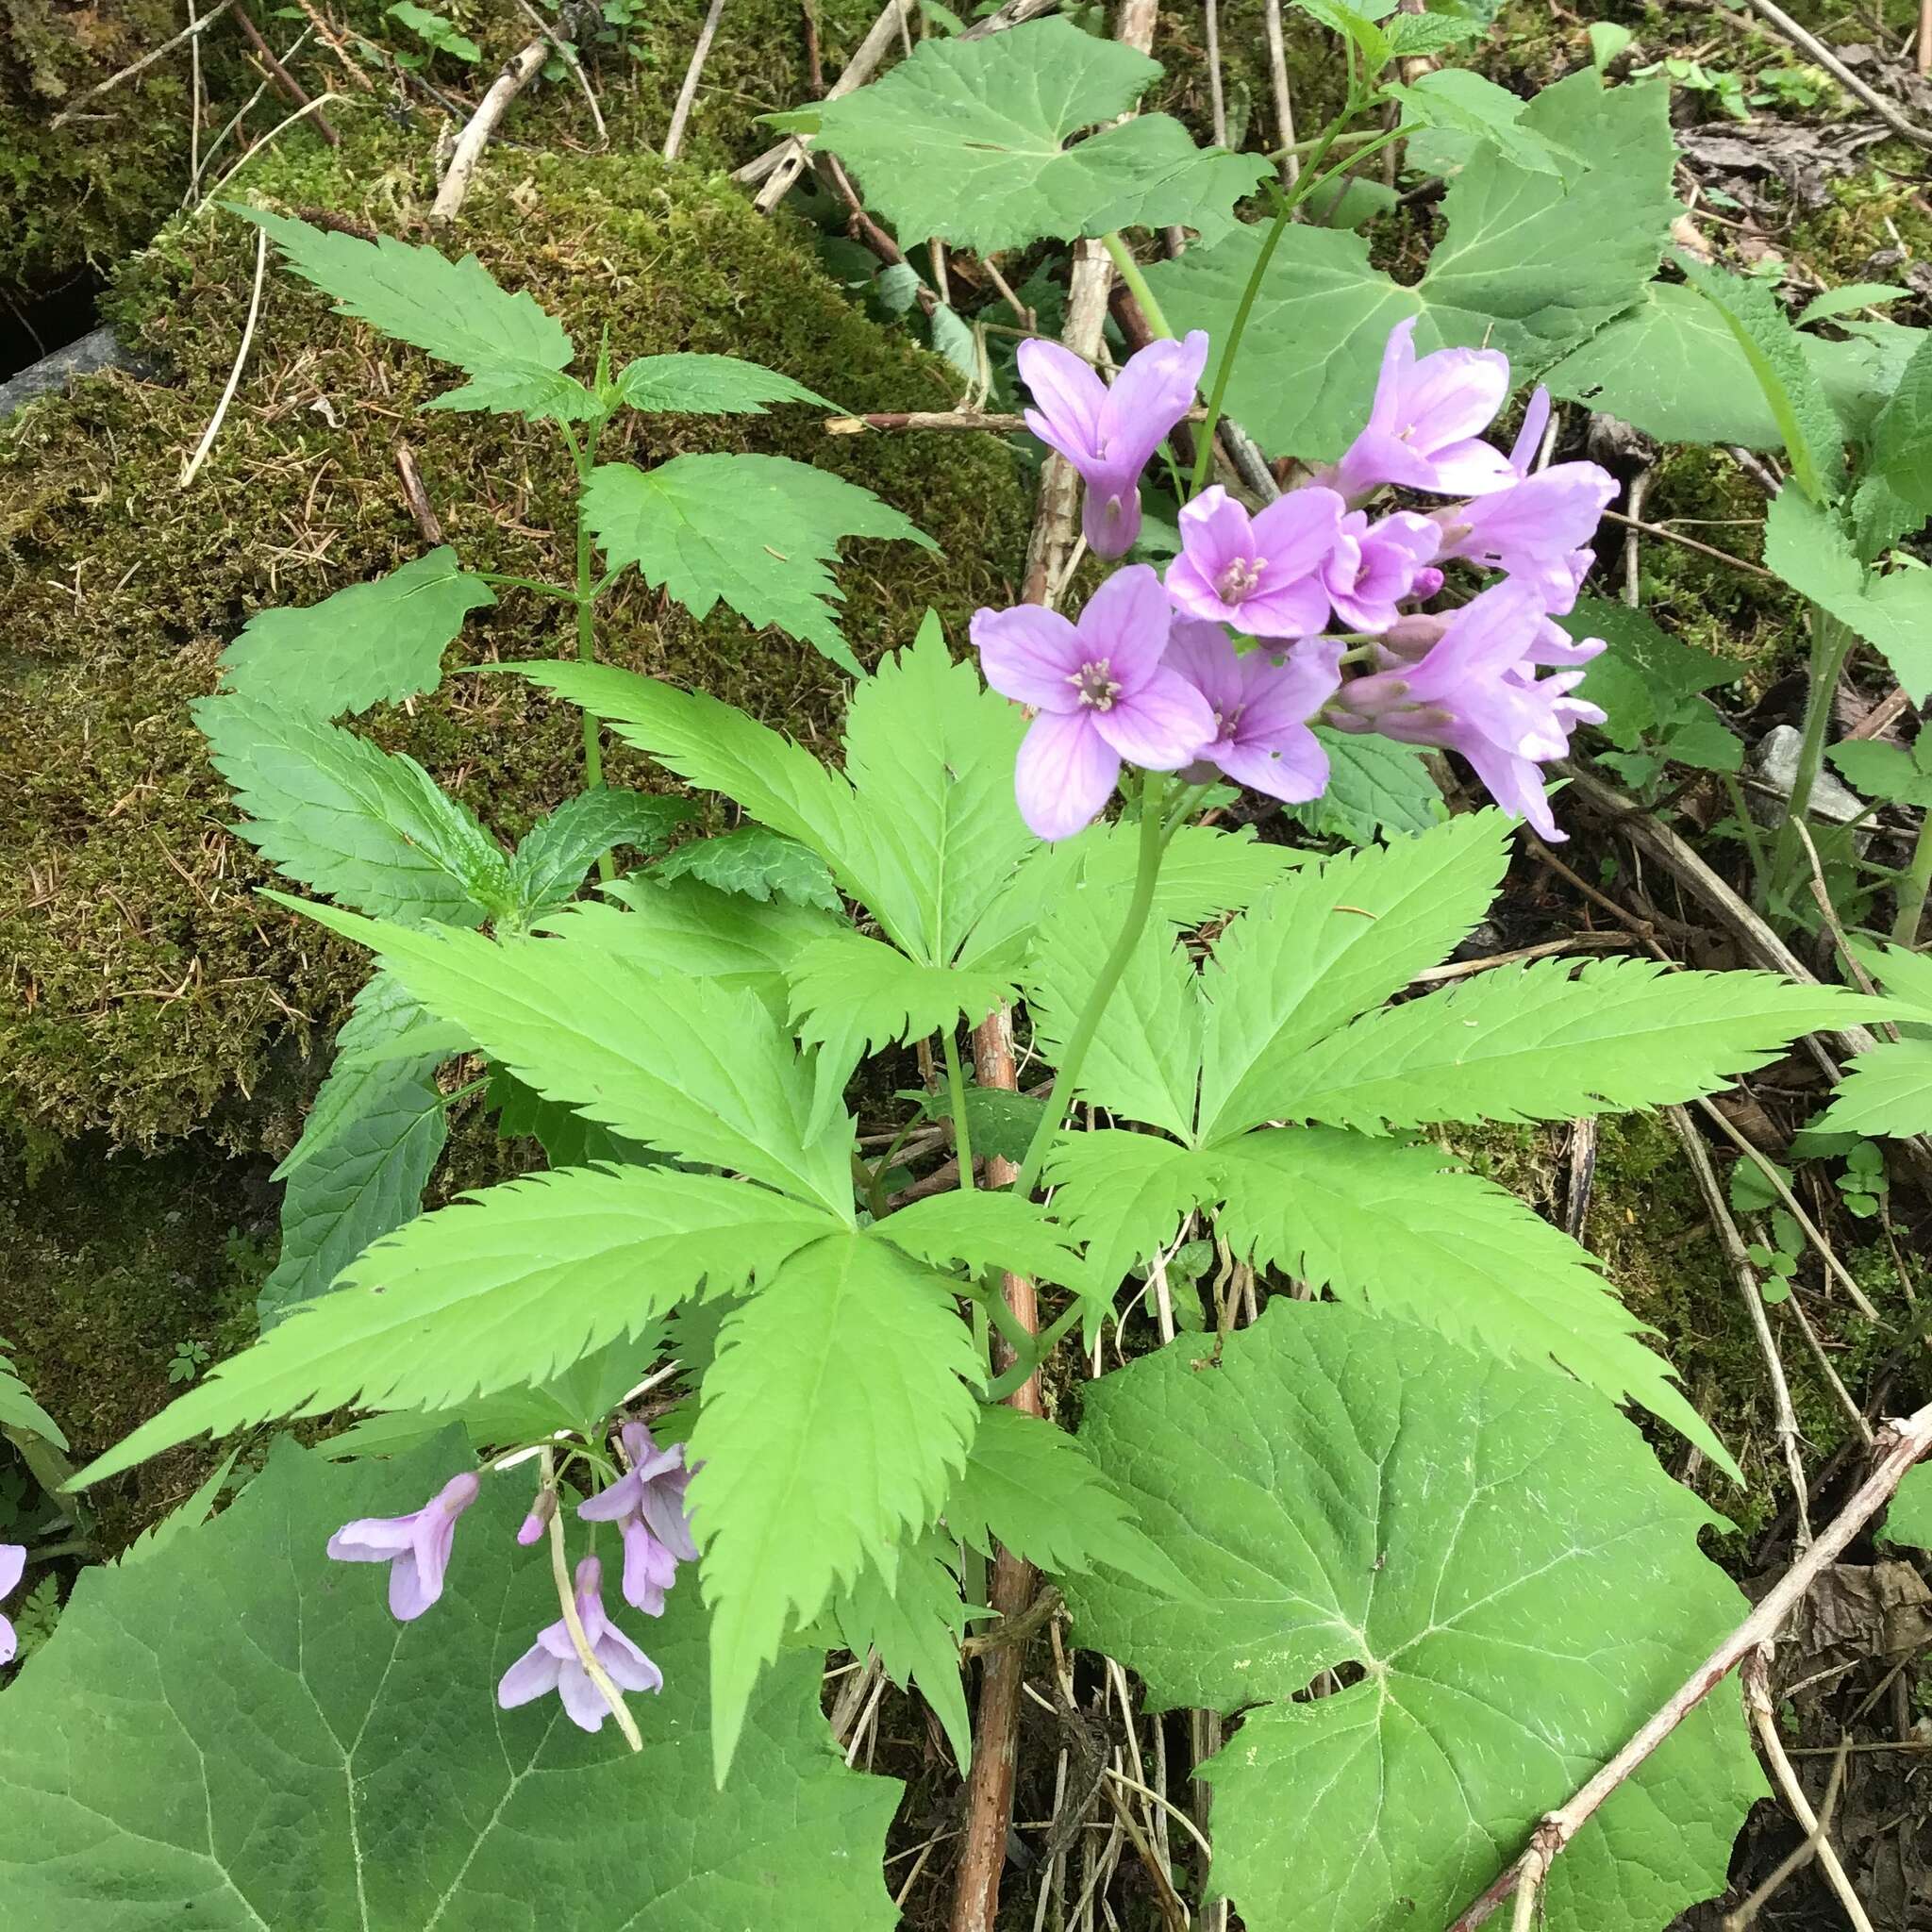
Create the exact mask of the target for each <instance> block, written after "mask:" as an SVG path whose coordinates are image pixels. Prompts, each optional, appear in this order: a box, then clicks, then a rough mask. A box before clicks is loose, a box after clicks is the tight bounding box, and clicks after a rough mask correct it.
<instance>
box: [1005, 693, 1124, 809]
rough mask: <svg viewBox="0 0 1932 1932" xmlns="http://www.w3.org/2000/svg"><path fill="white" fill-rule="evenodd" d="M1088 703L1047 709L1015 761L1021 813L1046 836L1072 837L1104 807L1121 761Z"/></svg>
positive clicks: (1117, 775) (1014, 777) (1116, 777)
mask: <svg viewBox="0 0 1932 1932" xmlns="http://www.w3.org/2000/svg"><path fill="white" fill-rule="evenodd" d="M1094 716H1095V714H1094V713H1093V712H1092V711H1091V710H1089V709H1087V708H1084V707H1083V708H1080V709H1078V710H1075V711H1074V712H1072V713H1071V714H1063V715H1056V714H1055V713H1053V712H1051V711H1042V712H1041V714H1040V716H1039V717H1037V718H1036V719H1034V721H1033V724H1032V725H1031V727H1030V728H1029V729H1028V731H1027V733H1026V736H1025V738H1024V740H1023V741H1021V745H1020V755H1019V757H1018V758H1016V759H1015V760H1014V763H1013V793H1014V796H1015V797H1016V798H1017V799H1018V801H1019V806H1020V816H1021V817H1022V818H1023V819H1024V820H1025V821H1026V823H1027V824H1028V825H1029V826H1030V827H1031V828H1032V829H1033V831H1034V832H1035V833H1036V834H1038V836H1039V837H1041V838H1042V839H1071V838H1072V837H1073V836H1074V833H1075V832H1078V831H1083V830H1085V828H1086V827H1087V826H1088V825H1089V824H1091V823H1092V822H1093V820H1094V819H1095V818H1096V817H1097V816H1098V815H1099V814H1100V812H1101V811H1102V810H1103V809H1104V808H1105V807H1106V805H1107V801H1108V798H1109V797H1110V796H1111V795H1112V792H1113V788H1114V784H1115V782H1116V780H1118V778H1119V777H1120V774H1121V761H1120V759H1119V758H1118V757H1116V756H1115V754H1114V752H1113V751H1112V749H1111V748H1110V747H1109V746H1108V744H1107V743H1106V742H1105V741H1103V740H1102V739H1101V737H1100V734H1099V733H1098V732H1096V731H1095V730H1094V728H1093V719H1094Z"/></svg>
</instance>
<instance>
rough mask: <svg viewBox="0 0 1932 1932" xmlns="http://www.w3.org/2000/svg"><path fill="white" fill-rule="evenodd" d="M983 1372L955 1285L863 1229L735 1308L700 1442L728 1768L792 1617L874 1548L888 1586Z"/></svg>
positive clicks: (716, 1706) (814, 1251)
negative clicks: (961, 1315) (758, 1687)
mask: <svg viewBox="0 0 1932 1932" xmlns="http://www.w3.org/2000/svg"><path fill="white" fill-rule="evenodd" d="M983 1372H984V1371H983V1364H982V1363H981V1362H980V1361H979V1360H978V1358H977V1357H976V1356H975V1354H974V1348H973V1338H972V1333H971V1331H970V1330H969V1329H968V1327H967V1325H966V1324H965V1323H964V1322H963V1321H961V1320H960V1319H959V1315H958V1311H957V1309H956V1308H955V1307H954V1305H953V1284H951V1283H950V1282H949V1281H948V1280H947V1279H946V1278H945V1277H944V1276H943V1275H941V1274H934V1273H933V1272H932V1270H931V1269H929V1268H925V1267H923V1266H921V1265H920V1264H919V1263H918V1262H916V1261H914V1260H913V1259H911V1258H910V1257H908V1255H906V1254H905V1253H904V1252H903V1251H901V1250H900V1249H897V1248H894V1247H892V1246H891V1245H889V1244H888V1243H887V1242H885V1241H879V1240H876V1239H874V1237H872V1236H870V1235H864V1234H847V1235H834V1236H829V1237H827V1238H826V1239H824V1241H815V1242H814V1243H812V1245H811V1246H809V1247H808V1248H805V1249H804V1250H802V1251H801V1252H800V1253H798V1254H796V1255H794V1256H793V1257H791V1260H790V1261H788V1262H787V1263H786V1264H785V1265H784V1266H783V1267H782V1268H781V1269H780V1270H779V1272H778V1274H777V1275H776V1277H775V1278H774V1279H773V1280H772V1281H771V1282H769V1283H768V1284H767V1285H766V1286H765V1288H764V1289H763V1291H761V1292H759V1293H758V1294H756V1295H753V1296H752V1297H751V1298H750V1299H749V1300H747V1301H745V1302H743V1303H742V1304H741V1305H740V1306H739V1307H737V1308H735V1309H734V1310H733V1311H732V1313H731V1316H730V1318H729V1319H728V1321H727V1322H726V1324H725V1325H724V1333H723V1335H722V1337H721V1339H720V1343H719V1352H718V1357H717V1359H716V1360H715V1361H714V1362H713V1363H712V1364H711V1367H710V1370H709V1372H708V1374H707V1375H706V1376H705V1383H704V1407H703V1409H702V1410H701V1411H700V1413H699V1417H698V1424H697V1427H696V1429H695V1430H694V1431H693V1432H692V1435H691V1460H692V1462H693V1463H694V1464H695V1465H697V1474H696V1475H695V1476H693V1478H692V1479H691V1512H692V1524H693V1528H694V1532H695V1534H696V1536H697V1539H698V1542H699V1545H700V1547H701V1548H702V1550H703V1552H704V1560H703V1570H702V1574H703V1578H704V1589H705V1598H706V1601H707V1602H708V1603H709V1605H710V1606H711V1724H712V1741H713V1746H714V1750H715V1753H716V1758H717V1768H718V1775H719V1778H720V1779H721V1781H722V1780H723V1778H724V1773H725V1771H726V1769H727V1767H728V1766H729V1765H730V1763H731V1759H732V1753H733V1751H734V1749H735V1748H736V1746H737V1743H738V1739H739V1732H740V1726H741V1723H742V1720H743V1716H744V1712H745V1708H746V1706H747V1704H748V1702H749V1700H750V1697H751V1693H752V1689H753V1686H754V1685H755V1684H756V1683H757V1681H758V1674H759V1672H760V1670H761V1669H763V1668H764V1667H765V1666H766V1665H768V1664H769V1663H770V1661H771V1659H772V1658H773V1657H774V1656H776V1654H777V1651H778V1647H779V1644H780V1642H781V1641H782V1639H783V1637H784V1634H785V1631H786V1629H787V1627H788V1626H791V1625H805V1624H810V1623H812V1622H813V1621H815V1620H816V1619H817V1618H818V1617H819V1616H820V1615H822V1614H823V1613H824V1608H825V1607H826V1604H827V1602H828V1601H829V1600H830V1598H831V1597H832V1595H833V1593H834V1592H835V1591H842V1590H844V1589H847V1588H849V1587H850V1586H851V1585H852V1583H853V1582H854V1580H855V1579H856V1578H857V1577H858V1574H859V1572H860V1570H861V1569H862V1568H863V1567H864V1566H865V1565H867V1564H870V1565H871V1566H873V1567H874V1568H875V1569H876V1570H877V1571H878V1572H879V1573H880V1574H881V1575H882V1577H883V1578H884V1579H885V1581H886V1583H887V1585H888V1587H890V1586H891V1583H892V1582H893V1580H894V1577H895V1574H896V1558H897V1553H898V1549H899V1546H900V1544H901V1543H902V1542H903V1541H905V1540H906V1538H907V1536H908V1532H916V1531H918V1530H921V1529H923V1528H924V1527H925V1526H926V1525H927V1524H930V1523H932V1522H933V1520H934V1519H935V1518H936V1517H937V1516H938V1515H939V1513H940V1510H941V1507H942V1506H943V1504H944V1502H945V1497H946V1492H947V1491H948V1489H949V1488H950V1487H951V1485H952V1480H953V1477H954V1475H955V1474H957V1473H958V1470H959V1469H960V1468H961V1467H962V1466H963V1465H964V1463H965V1459H966V1450H967V1445H968V1444H969V1443H970V1442H971V1441H972V1440H973V1433H974V1426H975V1424H976V1423H977V1421H978V1413H979V1405H978V1404H977V1403H976V1402H975V1401H974V1397H973V1392H972V1388H971V1387H970V1386H969V1385H971V1384H975V1383H977V1382H978V1381H979V1380H980V1378H981V1376H982V1374H983Z"/></svg>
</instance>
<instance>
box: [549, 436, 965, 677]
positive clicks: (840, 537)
mask: <svg viewBox="0 0 1932 1932" xmlns="http://www.w3.org/2000/svg"><path fill="white" fill-rule="evenodd" d="M582 513H583V518H584V522H585V523H586V524H587V525H589V527H590V529H591V531H592V533H593V534H594V535H595V537H596V539H597V542H598V545H599V547H600V548H601V549H602V550H603V552H604V554H605V556H606V557H607V558H608V560H609V563H610V566H611V568H612V569H613V570H623V569H625V568H626V567H627V566H629V565H631V564H635V565H636V566H637V568H638V571H639V574H640V575H641V576H642V577H643V579H644V581H645V582H646V583H647V584H649V585H650V587H651V588H652V589H653V590H654V591H658V590H661V591H668V592H669V593H670V594H671V595H672V596H674V597H675V598H676V599H677V601H678V602H679V603H680V604H682V605H683V606H684V607H685V608H687V609H688V610H689V611H690V612H691V615H692V616H693V617H697V618H705V617H708V616H709V615H710V614H711V611H712V609H713V608H715V607H716V606H717V604H718V603H719V602H720V601H721V600H722V601H723V602H724V603H725V604H727V605H729V606H730V608H732V609H733V610H735V611H737V613H738V614H739V616H741V618H743V619H744V621H745V622H746V623H747V624H748V625H751V626H752V628H753V629H754V630H761V629H763V628H764V626H765V625H776V626H777V627H778V628H779V629H780V630H782V631H784V632H785V633H786V634H787V635H788V636H790V637H794V638H802V639H804V640H805V641H806V642H808V643H810V644H813V645H816V646H817V648H818V649H819V650H821V651H823V652H824V654H825V656H826V657H827V658H831V660H832V661H833V663H835V664H838V665H841V666H842V667H843V668H844V669H845V670H847V671H849V672H851V673H852V674H853V675H854V676H857V675H858V659H857V658H854V657H853V655H852V651H851V647H850V646H849V645H848V644H847V643H846V641H845V640H844V639H843V638H842V637H841V635H840V633H839V627H838V625H837V624H836V623H834V621H833V614H832V606H833V604H834V603H835V602H837V601H838V599H839V598H840V597H841V595H842V594H843V593H842V592H841V591H840V589H839V587H838V585H837V584H836V583H835V582H834V581H833V579H832V575H831V573H830V572H829V571H828V570H827V569H826V568H825V559H826V558H832V557H836V556H837V555H838V550H839V545H840V543H841V542H842V541H844V540H845V539H846V538H848V537H897V538H904V539H905V540H906V541H908V542H911V543H917V544H920V545H921V546H922V547H924V549H927V550H930V549H932V548H933V547H934V544H933V541H932V539H931V538H930V537H927V536H925V535H924V533H923V532H921V531H920V530H919V529H917V528H915V527H914V525H912V524H910V523H908V521H907V519H906V518H904V517H902V516H901V515H900V514H899V512H898V511H897V510H895V509H893V508H891V507H890V506H889V505H887V504H884V503H881V502H880V501H879V499H878V498H877V497H876V496H874V494H873V493H872V491H869V490H861V489H859V488H858V485H857V484H854V483H847V482H846V481H845V480H844V478H843V477H841V476H834V475H831V474H830V473H829V472H828V471H824V470H815V469H813V468H812V467H811V466H810V465H809V464H807V463H795V462H793V461H792V460H791V458H790V457H743V456H683V457H673V458H672V459H671V460H670V461H669V462H668V463H660V464H659V465H658V467H657V468H656V469H654V470H640V469H637V468H636V467H634V466H633V465H632V464H630V463H602V464H600V465H599V466H598V467H597V468H596V469H595V470H593V471H592V472H591V478H590V481H589V482H588V483H586V484H585V486H584V493H583V503H582ZM748 532H749V533H751V534H752V537H753V541H749V542H748V541H746V536H747V533H748Z"/></svg>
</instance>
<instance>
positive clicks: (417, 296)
mask: <svg viewBox="0 0 1932 1932" xmlns="http://www.w3.org/2000/svg"><path fill="white" fill-rule="evenodd" d="M225 206H226V207H227V208H228V209H229V211H230V212H231V213H233V214H238V215H240V216H241V217H242V220H243V221H248V222H253V223H254V224H255V225H256V226H257V227H258V228H262V229H265V230H266V231H267V233H268V236H269V239H270V240H271V241H272V242H275V245H276V247H278V248H279V249H280V250H281V251H282V254H283V256H284V258H286V259H287V261H288V264H289V266H290V267H291V269H292V270H293V271H294V272H295V273H296V274H297V275H300V276H301V277H302V278H303V280H304V281H308V282H313V283H314V284H315V286H316V287H317V288H318V289H320V290H322V291H323V292H324V293H325V294H328V295H333V296H334V297H335V302H336V312H337V313H338V314H339V315H353V316H356V317H358V319H359V320H361V321H363V322H367V323H371V324H373V325H375V327H376V328H378V329H380V330H381V331H382V333H383V334H384V335H386V336H393V337H395V338H396V340H397V341H404V342H408V343H411V344H412V345H413V346H414V347H416V348H419V349H425V350H427V351H428V353H429V354H430V355H432V356H434V357H435V358H437V359H438V360H439V361H442V362H454V363H455V364H456V365H457V367H458V369H460V370H462V371H463V373H464V374H465V375H468V376H469V378H470V380H469V381H468V382H466V383H465V384H464V385H463V386H462V388H460V389H456V390H451V391H448V392H447V393H446V394H444V395H440V396H438V397H437V398H436V399H435V401H434V402H432V403H430V404H429V405H428V407H429V408H432V409H488V410H491V411H492V412H493V413H496V414H503V413H505V412H508V411H514V412H516V413H518V414H521V415H525V416H534V417H551V418H555V419H556V420H557V421H558V422H564V423H570V422H578V421H582V420H584V419H586V418H589V417H592V416H595V415H597V414H599V413H600V409H599V406H598V403H597V399H596V397H595V396H593V395H591V392H590V391H589V390H587V389H586V388H585V387H584V386H583V384H582V383H580V382H578V381H577V380H576V379H575V377H573V376H569V375H564V374H563V371H564V370H565V368H567V367H568V366H569V363H570V359H571V357H572V356H573V355H574V354H575V350H574V349H573V348H572V346H571V340H570V337H569V335H568V334H567V333H566V332H565V329H564V326H563V325H562V324H561V323H560V322H558V320H557V318H556V317H555V316H554V315H550V314H546V313H545V312H544V310H543V309H541V308H539V307H538V306H537V301H536V298H535V297H534V296H532V295H530V294H529V293H527V292H526V291H520V292H518V293H516V294H514V295H513V294H511V293H510V292H509V291H508V290H506V289H504V288H503V287H501V286H500V285H499V284H498V283H497V281H496V280H495V278H494V277H493V276H492V275H491V273H490V271H489V270H488V269H487V268H485V267H484V266H483V264H482V263H481V262H480V261H478V260H477V259H476V258H475V256H474V255H466V256H464V257H463V258H462V259H461V260H460V261H452V260H450V258H448V257H447V256H446V255H443V254H442V253H441V252H440V251H439V250H437V249H434V248H428V247H415V246H411V245H410V244H409V243H408V242H398V241H396V240H395V239H394V238H393V237H392V236H389V235H384V236H382V237H380V238H379V239H378V240H376V241H375V242H364V241H361V240H359V239H358V237H356V236H354V235H343V234H340V233H338V232H336V231H334V230H332V229H325V228H315V227H311V226H310V225H308V223H307V222H298V221H294V220H291V218H290V217H288V216H286V215H272V214H269V213H268V212H266V211H265V210H264V209H261V208H242V207H241V206H239V205H238V204H236V203H234V202H229V203H226V204H225Z"/></svg>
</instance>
